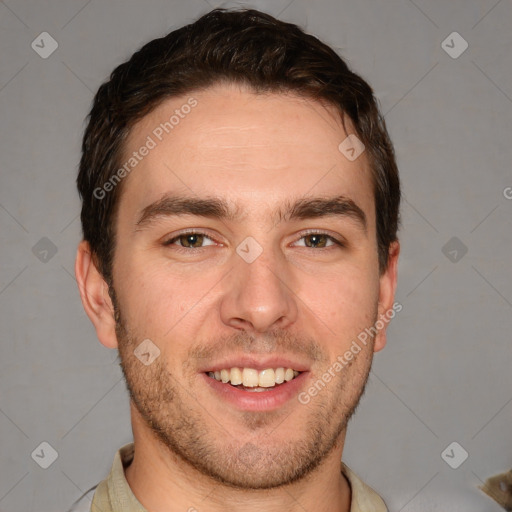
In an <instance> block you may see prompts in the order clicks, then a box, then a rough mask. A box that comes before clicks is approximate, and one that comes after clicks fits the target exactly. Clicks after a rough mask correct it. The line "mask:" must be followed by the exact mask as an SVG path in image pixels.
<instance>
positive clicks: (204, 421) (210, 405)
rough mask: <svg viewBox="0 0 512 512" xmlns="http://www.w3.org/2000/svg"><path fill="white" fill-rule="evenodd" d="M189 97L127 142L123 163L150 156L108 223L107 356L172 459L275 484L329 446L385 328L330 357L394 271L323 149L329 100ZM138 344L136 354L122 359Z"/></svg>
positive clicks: (377, 309)
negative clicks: (114, 319)
mask: <svg viewBox="0 0 512 512" xmlns="http://www.w3.org/2000/svg"><path fill="white" fill-rule="evenodd" d="M190 96H191V97H193V98H194V101H196V102H197V103H196V104H194V106H193V107H191V108H184V107H183V105H186V104H189V105H191V104H192V102H191V100H189V96H186V97H182V98H173V99H171V100H167V101H166V102H165V103H162V104H161V105H160V106H159V107H158V108H157V109H156V110H155V111H154V112H153V113H151V114H150V115H149V116H147V117H146V118H144V119H143V120H142V121H140V122H139V123H138V124H137V125H136V126H135V127H134V128H133V130H132V132H131V134H130V136H129V138H128V140H127V142H126V148H125V149H126V150H125V155H124V156H125V160H128V159H129V158H130V157H131V156H132V155H133V151H138V150H139V148H140V147H141V146H144V145H146V146H147V147H150V146H151V149H150V150H149V151H148V152H147V154H146V155H145V156H143V157H141V158H140V160H139V161H138V163H137V165H136V168H134V169H133V171H131V173H130V174H129V175H128V176H127V177H126V178H125V181H124V183H123V190H122V194H121V197H120V204H119V210H118V217H117V219H116V223H117V224H116V225H117V240H116V250H115V256H114V265H113V283H114V288H115V297H116V306H117V309H118V313H119V322H118V324H117V329H116V332H117V341H118V343H119V350H120V355H121V360H122V366H123V370H124V372H125V376H126V379H127V383H128V387H129V389H130V393H131V396H132V400H133V403H134V405H135V408H136V410H137V413H138V414H139V415H140V418H142V419H143V421H144V424H145V426H146V428H147V429H148V430H149V429H150V430H151V431H152V432H154V433H155V435H156V436H158V438H159V440H160V441H162V442H163V443H164V444H165V445H166V446H167V447H168V448H169V449H170V450H171V451H172V452H173V453H174V454H176V455H177V456H179V457H180V459H182V460H184V461H186V462H187V463H188V464H190V465H192V466H193V467H195V468H196V469H198V470H200V471H201V472H202V473H203V474H206V475H209V476H211V477H213V478H214V479H216V480H219V481H221V482H223V483H225V484H228V485H231V486H236V487H240V488H270V487H275V486H278V485H282V484H285V483H291V482H293V481H295V480H297V479H299V478H301V477H303V476H305V475H306V474H308V473H309V472H311V471H312V469H314V468H315V467H317V466H318V464H319V463H321V462H322V460H324V459H325V457H327V456H328V455H329V454H330V453H332V450H334V449H335V448H336V446H338V443H339V440H340V436H341V435H343V433H344V430H345V427H346V423H347V421H348V418H349V417H350V415H351V414H352V412H353V411H354V409H355V407H356V405H357V403H358V401H359V398H360V396H361V394H362V392H363V389H364V385H365V383H366V380H367V377H368V373H369V370H370V365H371V360H372V355H373V351H374V350H378V349H380V348H382V346H383V343H384V341H383V340H384V337H383V336H384V335H383V334H382V333H381V334H379V335H377V337H376V338H375V339H370V340H368V343H367V344H366V345H365V346H362V345H361V347H362V350H361V351H360V352H359V353H357V355H355V356H354V357H353V358H352V359H351V360H350V361H349V362H348V364H346V365H344V366H343V368H342V369H339V366H338V367H336V365H335V362H336V361H339V356H343V354H345V352H346V351H347V350H349V348H350V346H351V344H352V342H353V341H354V340H356V338H357V336H358V334H360V333H361V332H362V331H364V329H365V328H368V327H370V326H372V325H374V324H375V322H376V320H377V318H378V315H379V314H382V313H383V312H384V310H386V309H389V307H390V305H391V301H392V299H393V292H394V282H393V281H394V276H393V275H391V273H389V274H388V273H385V274H383V275H379V269H378V254H377V243H376V231H375V212H374V208H375V207H374V197H373V194H372V186H371V177H370V171H369V168H368V166H367V162H366V158H365V155H364V153H363V154H362V155H361V156H360V157H359V158H357V159H356V160H354V161H350V160H349V159H347V158H346V157H345V156H344V154H343V153H342V152H340V150H339V149H338V146H339V144H340V143H341V142H342V141H343V140H344V139H345V138H346V137H347V132H345V130H344V129H343V127H342V124H341V120H340V116H339V114H337V112H336V111H335V110H334V109H333V108H332V107H326V106H322V105H321V104H320V103H317V102H315V101H312V100H307V99H303V98H302V99H301V98H299V97H297V96H293V95H283V94H270V95H256V94H254V93H253V92H251V91H250V90H248V89H241V88H238V87H235V86H232V85H230V86H227V85H222V86H220V85H219V86H215V87H212V88H209V89H207V90H205V91H200V92H197V93H194V94H191V95H190ZM176 111H178V112H176ZM175 112H176V114H177V115H178V117H179V121H178V122H177V123H176V124H174V123H175V122H176V119H174V122H173V127H172V129H170V128H169V127H168V126H167V130H168V131H169V133H167V132H166V131H165V130H164V129H163V128H162V126H161V123H164V122H165V121H168V120H169V119H170V118H171V116H172V115H173V114H175ZM345 124H346V128H347V131H348V133H354V130H353V129H352V126H351V124H350V122H349V121H348V120H347V121H346V123H345ZM159 127H160V129H159ZM148 136H149V137H150V139H151V141H152V142H149V140H150V139H148ZM153 143H154V144H153ZM140 153H146V152H145V151H141V152H140ZM139 156H140V154H139ZM143 340H151V343H149V345H147V344H148V342H147V341H146V342H145V343H146V345H142V347H145V349H146V350H144V351H143V352H144V354H146V355H145V356H143V358H144V357H145V358H146V363H147V362H149V361H150V360H151V359H152V355H153V356H154V355H157V357H156V359H154V361H153V362H151V363H150V364H144V363H143V362H141V360H139V358H137V357H136V355H135V353H134V351H136V349H137V347H139V345H140V344H141V342H142V341H143ZM148 347H149V348H148ZM155 347H156V348H155ZM232 368H235V370H231V369H232ZM236 368H238V369H239V370H240V371H239V372H237V370H236ZM278 368H279V370H278ZM281 368H282V369H284V370H281ZM287 368H288V369H291V370H295V374H293V373H292V374H290V371H288V372H287V373H286V369H287ZM334 368H337V370H334V371H333V369H334ZM329 369H331V372H330V375H331V379H329V381H328V382H325V381H326V379H325V377H324V378H323V377H322V376H324V374H325V372H328V371H329ZM216 371H217V372H218V374H217V379H219V378H220V379H221V380H217V379H216V378H215V373H214V372H216ZM212 372H213V373H212ZM297 372H299V373H298V375H297ZM240 374H241V375H240ZM283 374H284V375H283ZM212 375H213V376H212ZM291 375H296V377H295V378H294V379H292V380H289V381H288V380H284V381H283V379H285V378H290V377H291ZM227 379H230V381H228V382H223V381H226V380H227ZM276 379H277V381H278V383H277V384H275V381H276ZM319 379H320V380H322V382H323V383H324V385H317V386H316V390H317V391H316V393H315V392H313V393H309V394H308V396H309V400H305V398H304V397H305V394H304V393H307V392H308V390H309V389H310V388H311V387H312V386H314V384H315V383H317V382H318V380H319ZM240 380H241V381H242V384H240ZM279 382H281V383H279ZM234 384H236V385H237V386H236V387H235V385H234ZM299 396H301V397H302V400H300V399H299ZM306 401H307V403H305V402H306Z"/></svg>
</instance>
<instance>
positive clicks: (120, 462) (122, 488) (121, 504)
mask: <svg viewBox="0 0 512 512" xmlns="http://www.w3.org/2000/svg"><path fill="white" fill-rule="evenodd" d="M133 455H134V444H133V443H130V444H127V445H125V446H123V447H122V448H121V449H120V450H119V451H118V452H117V453H116V455H115V457H114V463H113V464H112V470H111V471H110V474H109V475H108V477H107V478H106V479H105V480H103V481H102V482H101V483H100V484H99V485H98V486H97V487H95V488H94V489H91V490H90V491H89V492H88V493H87V494H85V495H84V496H83V497H82V498H81V499H80V500H79V501H78V502H77V503H76V504H75V505H74V506H73V508H72V509H71V510H70V511H69V512H147V510H146V509H145V508H144V507H143V506H142V505H141V504H140V503H139V501H138V500H137V498H136V497H135V495H134V494H133V492H132V490H131V489H130V486H129V485H128V482H127V481H126V477H125V474H124V468H126V467H127V466H129V465H130V463H131V462H132V460H133ZM341 471H342V473H343V474H344V475H345V476H346V477H347V480H348V482H349V483H350V487H351V489H352V499H351V503H350V512H388V509H387V508H386V505H385V504H384V501H383V500H382V498H381V497H380V496H379V495H378V494H377V493H376V492H375V491H374V490H373V489H372V488H371V487H369V486H368V485H366V484H365V483H364V482H363V481H362V480H361V479H360V478H359V477H358V476H357V475H356V474H355V473H354V472H353V471H352V470H351V469H350V468H349V467H348V466H347V465H346V464H345V463H343V462H341Z"/></svg>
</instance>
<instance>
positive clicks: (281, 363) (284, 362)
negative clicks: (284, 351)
mask: <svg viewBox="0 0 512 512" xmlns="http://www.w3.org/2000/svg"><path fill="white" fill-rule="evenodd" d="M235 367H236V368H253V369H254V370H258V371H262V370H266V369H268V368H291V369H292V370H297V371H299V372H306V371H309V365H307V364H306V363H304V362H301V361H299V360H297V359H296V358H293V357H286V356H278V355H273V356H270V357H269V356H267V357H263V356H259V357H258V356H256V355H243V356H230V357H229V358H226V359H223V360H219V361H218V362H215V363H210V364H209V365H207V366H206V365H205V366H204V368H202V369H201V372H215V371H220V370H223V369H229V368H235Z"/></svg>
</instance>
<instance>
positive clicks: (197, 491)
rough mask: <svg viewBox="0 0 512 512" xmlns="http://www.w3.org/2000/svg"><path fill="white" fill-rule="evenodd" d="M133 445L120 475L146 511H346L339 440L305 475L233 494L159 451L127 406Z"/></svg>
mask: <svg viewBox="0 0 512 512" xmlns="http://www.w3.org/2000/svg"><path fill="white" fill-rule="evenodd" d="M131 414H132V427H133V436H134V442H135V456H134V459H133V462H132V463H131V464H130V466H129V467H128V468H126V470H125V474H126V479H127V481H128V484H129V485H130V488H131V490H132V492H133V494H134V495H135V497H136V498H137V499H138V500H139V501H140V503H141V504H142V505H143V506H144V507H145V508H146V509H147V510H148V511H150V512H163V511H166V512H178V511H179V512H183V511H191V512H193V511H194V510H196V512H197V511H200V512H220V511H225V510H227V509H229V510H235V509H236V510H237V512H249V511H254V510H259V509H263V510H266V511H268V512H274V511H275V512H282V511H283V510H287V511H290V512H299V511H302V512H303V511H304V510H315V511H317V512H332V511H333V510H337V511H340V512H349V511H350V500H351V491H350V485H349V483H348V482H347V480H346V478H345V477H344V476H343V474H342V472H341V453H342V451H343V443H344V440H345V433H346V432H345V431H344V432H342V434H341V435H340V438H339V440H338V443H337V444H336V446H335V447H334V448H333V449H332V450H331V452H330V453H329V455H328V456H327V457H326V458H325V459H324V460H323V461H322V463H321V464H320V465H319V466H318V467H317V468H316V469H315V470H314V471H312V472H311V473H310V474H309V475H308V476H306V477H305V478H303V479H302V480H300V481H298V482H295V483H293V484H290V485H287V486H283V487H278V488H275V489H269V490H247V489H235V488H232V487H227V486H224V485H223V484H220V483H219V482H217V481H215V480H212V479H211V478H210V477H209V476H206V475H204V474H202V473H200V472H199V471H197V470H196V469H195V468H193V467H192V466H190V465H189V464H188V463H187V462H185V461H184V460H182V459H181V458H180V457H178V456H177V455H176V454H175V453H173V452H172V451H171V450H169V449H168V448H167V447H166V446H164V445H163V444H162V443H161V441H160V440H159V439H157V438H156V436H155V435H154V434H153V432H152V431H150V429H149V428H148V427H147V425H146V424H145V423H144V422H143V420H142V418H140V416H139V414H138V411H137V410H136V409H135V408H134V407H133V405H132V407H131Z"/></svg>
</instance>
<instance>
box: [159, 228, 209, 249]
mask: <svg viewBox="0 0 512 512" xmlns="http://www.w3.org/2000/svg"><path fill="white" fill-rule="evenodd" d="M205 240H210V241H211V242H212V243H210V244H206V245H215V242H213V240H212V239H211V238H210V237H209V236H208V235H207V234H206V233H201V232H199V231H189V232H186V233H180V234H179V235H177V236H175V237H174V238H171V239H169V240H167V241H166V242H164V245H165V246H168V245H175V243H176V242H179V244H176V245H178V247H181V248H184V249H202V248H203V247H205V246H203V245H202V244H203V242H204V241H205Z"/></svg>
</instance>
